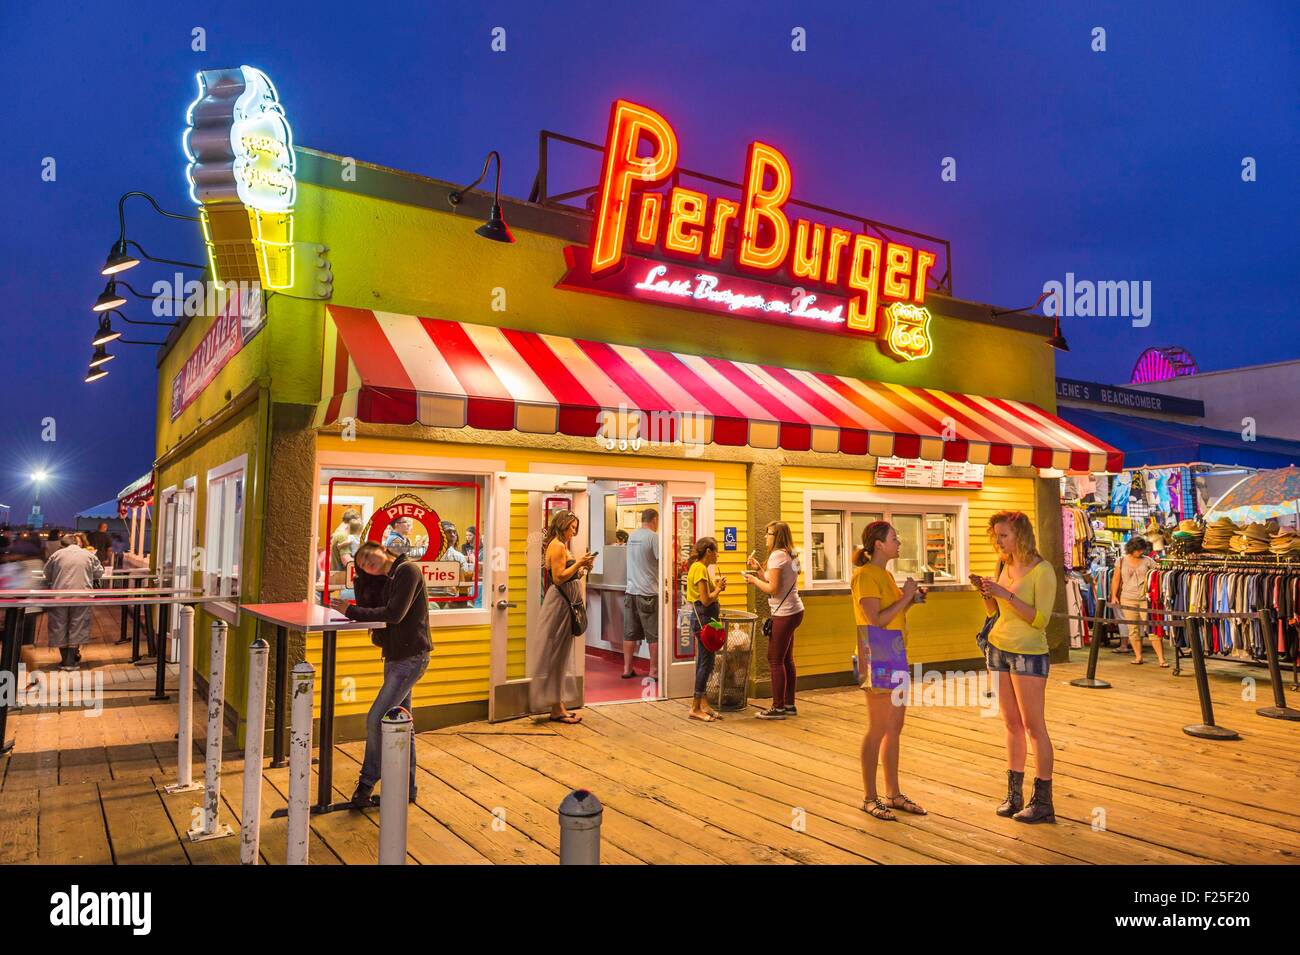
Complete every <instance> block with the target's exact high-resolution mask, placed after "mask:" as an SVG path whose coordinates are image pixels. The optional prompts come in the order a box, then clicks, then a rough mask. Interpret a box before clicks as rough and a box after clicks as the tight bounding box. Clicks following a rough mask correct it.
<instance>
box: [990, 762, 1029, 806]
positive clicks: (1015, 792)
mask: <svg viewBox="0 0 1300 955" xmlns="http://www.w3.org/2000/svg"><path fill="white" fill-rule="evenodd" d="M1024 788H1025V774H1024V771H1023V770H1022V771H1021V772H1016V771H1015V770H1014V769H1008V770H1007V798H1006V801H1004V802H1003V803H1002V805H1000V806H998V808H997V809H995V810H994V812H996V813H997V814H998V815H999V816H1014V815H1015V814H1016V813H1018V812H1019V811H1020V810H1022V809H1024V808H1025V793H1024Z"/></svg>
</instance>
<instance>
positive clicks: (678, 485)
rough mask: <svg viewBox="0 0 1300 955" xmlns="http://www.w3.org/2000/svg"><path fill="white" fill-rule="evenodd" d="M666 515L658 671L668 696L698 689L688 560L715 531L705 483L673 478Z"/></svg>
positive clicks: (662, 533)
mask: <svg viewBox="0 0 1300 955" xmlns="http://www.w3.org/2000/svg"><path fill="white" fill-rule="evenodd" d="M664 491H665V493H664V513H663V515H662V516H661V519H660V521H659V531H660V541H659V545H660V546H659V553H660V554H661V555H662V559H661V560H660V568H659V571H660V575H661V576H662V577H663V595H664V596H663V603H662V604H661V606H662V607H663V612H662V613H660V614H659V626H660V628H661V633H660V637H659V647H660V651H659V652H660V653H661V654H662V658H661V659H660V661H659V668H660V669H659V672H660V673H663V674H666V675H667V679H666V680H665V681H664V683H663V686H662V687H661V688H660V695H661V696H665V697H670V698H681V697H685V696H691V695H692V694H693V693H694V692H695V642H694V640H693V639H692V637H691V627H690V622H691V604H690V600H689V598H688V595H687V593H686V572H687V561H688V558H689V555H690V553H691V549H692V548H693V547H694V545H695V542H696V541H697V540H698V539H699V538H701V537H708V536H710V535H712V534H713V509H712V506H711V501H710V500H709V497H708V495H707V494H706V492H705V487H704V485H703V484H695V483H693V482H689V481H669V482H668V484H667V485H666V487H665V489H664Z"/></svg>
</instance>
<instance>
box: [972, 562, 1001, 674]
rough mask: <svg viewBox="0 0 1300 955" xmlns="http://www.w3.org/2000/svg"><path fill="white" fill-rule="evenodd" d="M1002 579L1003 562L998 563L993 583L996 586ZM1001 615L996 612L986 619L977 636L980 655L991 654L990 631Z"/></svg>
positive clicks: (976, 640)
mask: <svg viewBox="0 0 1300 955" xmlns="http://www.w3.org/2000/svg"><path fill="white" fill-rule="evenodd" d="M1001 579H1002V561H998V569H997V570H996V571H994V572H993V582H994V583H995V584H996V583H997V582H998V581H999V580H1001ZM1001 613H1002V612H1001V611H1000V610H995V611H993V613H991V614H990V615H989V616H987V617H985V618H984V626H982V627H980V632H979V633H977V634H975V642H976V643H977V644H979V648H980V653H982V654H984V655H985V656H987V655H988V652H989V631H990V630H992V629H993V625H994V624H995V623H997V622H998V617H999V616H1001Z"/></svg>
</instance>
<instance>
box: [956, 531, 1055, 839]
mask: <svg viewBox="0 0 1300 955" xmlns="http://www.w3.org/2000/svg"><path fill="white" fill-rule="evenodd" d="M989 540H990V541H991V542H992V544H993V549H994V550H995V551H996V552H997V554H998V558H999V560H1000V567H1001V568H1002V570H1001V575H1000V576H999V577H998V579H997V580H996V581H993V580H989V579H988V578H987V577H979V576H977V575H975V574H972V575H971V582H972V583H974V584H975V586H977V587H978V588H979V590H980V595H981V596H982V597H983V598H984V609H985V610H986V611H987V612H988V613H989V614H990V615H992V614H995V613H996V614H998V619H997V621H996V622H995V623H994V624H993V627H992V629H990V630H989V634H988V643H989V645H988V648H987V649H986V651H985V660H986V662H987V664H988V669H989V672H990V673H992V674H993V680H994V686H995V687H996V691H997V694H998V707H999V709H1000V710H1001V711H1002V722H1003V723H1004V724H1005V725H1006V731H1007V798H1006V800H1005V801H1004V802H1003V803H1002V805H1000V806H998V808H997V814H998V815H999V816H1011V817H1012V818H1013V819H1015V820H1016V821H1017V822H1056V811H1055V809H1054V808H1053V806H1052V740H1051V738H1050V737H1049V736H1048V735H1047V721H1046V719H1045V718H1044V715H1043V696H1044V691H1045V690H1046V689H1047V674H1048V671H1049V669H1050V667H1051V665H1050V663H1049V662H1048V655H1047V622H1048V620H1050V619H1051V615H1052V608H1053V606H1055V604H1056V573H1055V572H1054V571H1053V570H1052V565H1051V564H1049V563H1048V562H1047V561H1045V560H1043V558H1042V556H1041V555H1040V554H1039V553H1038V547H1037V545H1036V544H1035V542H1034V528H1033V525H1032V524H1030V523H1029V518H1028V517H1026V516H1025V515H1024V514H1023V513H1021V512H1020V511H1000V512H999V513H997V514H994V515H993V516H992V517H991V518H989ZM1004 675H1005V676H1006V679H1003V676H1004ZM1030 740H1032V741H1033V744H1034V762H1035V767H1034V768H1035V773H1034V794H1033V796H1032V797H1031V798H1030V800H1029V805H1028V806H1026V805H1025V804H1024V800H1025V797H1024V792H1023V786H1024V782H1025V756H1026V750H1027V743H1028V741H1030Z"/></svg>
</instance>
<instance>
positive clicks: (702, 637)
mask: <svg viewBox="0 0 1300 955" xmlns="http://www.w3.org/2000/svg"><path fill="white" fill-rule="evenodd" d="M691 613H693V614H694V615H695V622H696V623H698V624H699V625H700V632H699V635H698V636H699V641H700V644H701V645H702V646H703V647H704V649H705V650H708V651H709V652H710V653H717V652H718V651H719V650H721V649H722V645H723V644H724V643H726V642H727V631H726V629H725V628H724V627H723V626H722V625H721V624H719V625H718V626H716V627H715V626H714V625H713V621H711V620H710V621H709V622H708V623H705V622H704V621H703V620H701V619H700V612H699V611H698V610H696V609H695V603H694V602H692V603H691Z"/></svg>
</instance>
